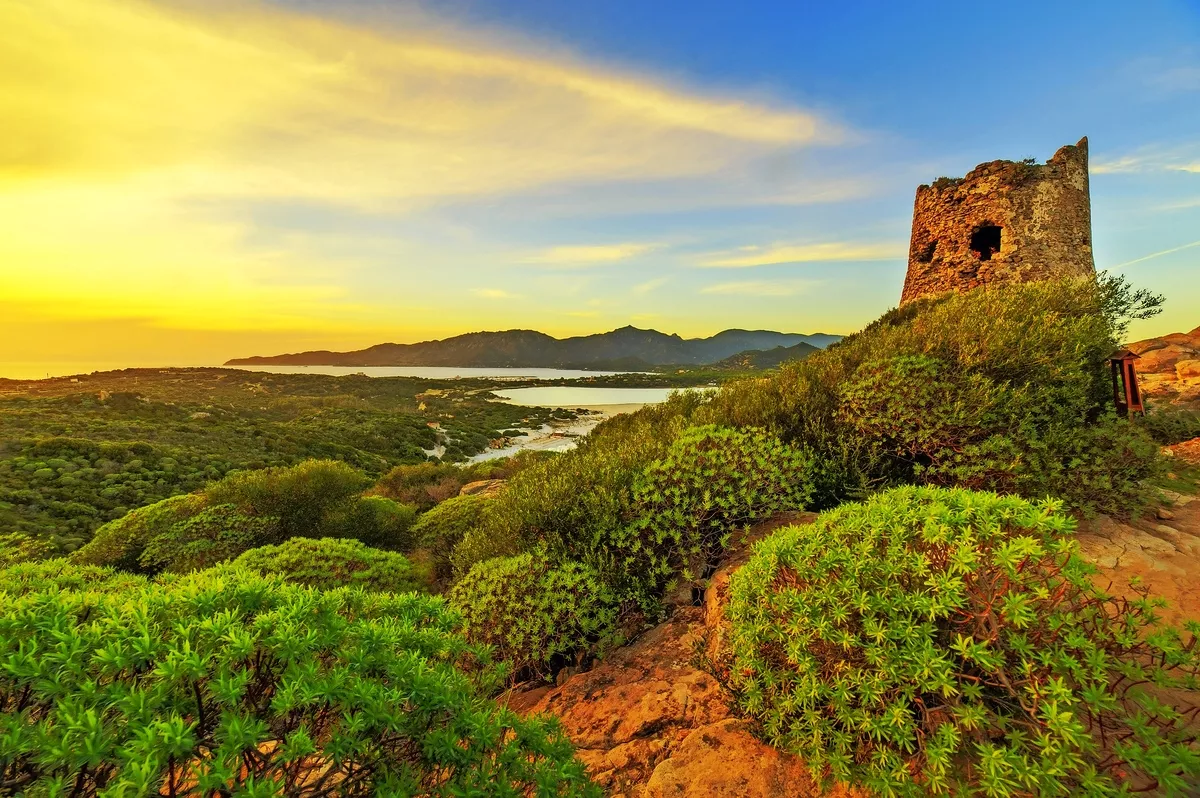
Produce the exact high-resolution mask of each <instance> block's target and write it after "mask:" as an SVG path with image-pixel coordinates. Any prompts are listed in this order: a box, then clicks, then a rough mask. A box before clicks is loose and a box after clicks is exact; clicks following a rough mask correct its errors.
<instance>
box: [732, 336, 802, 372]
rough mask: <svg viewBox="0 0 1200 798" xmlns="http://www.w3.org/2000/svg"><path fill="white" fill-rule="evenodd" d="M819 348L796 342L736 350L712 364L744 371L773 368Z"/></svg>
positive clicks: (800, 358)
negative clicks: (787, 344)
mask: <svg viewBox="0 0 1200 798" xmlns="http://www.w3.org/2000/svg"><path fill="white" fill-rule="evenodd" d="M820 351H821V350H820V348H818V347H815V346H813V345H812V344H808V343H798V344H796V345H795V346H777V347H775V348H774V349H751V350H749V351H746V352H738V353H737V354H736V355H733V356H732V357H727V358H725V359H724V360H720V361H718V362H716V363H713V364H712V365H713V366H714V367H715V368H718V369H730V370H731V371H744V370H746V369H773V368H775V367H776V366H778V365H779V364H781V363H786V362H787V361H789V360H803V359H804V358H806V357H808V356H809V355H811V354H812V353H813V352H820Z"/></svg>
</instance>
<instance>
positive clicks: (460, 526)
mask: <svg viewBox="0 0 1200 798" xmlns="http://www.w3.org/2000/svg"><path fill="white" fill-rule="evenodd" d="M488 501H491V500H490V499H487V498H485V497H483V496H455V497H454V498H452V499H447V500H446V501H444V502H442V503H441V504H439V505H438V506H437V507H434V508H433V509H432V510H430V511H429V512H427V513H424V514H423V515H421V516H420V517H418V518H417V522H416V523H415V524H414V525H413V528H412V536H413V538H414V539H415V540H416V544H417V545H418V546H419V547H420V548H422V549H424V550H425V551H427V552H428V553H429V556H430V558H431V560H432V562H433V566H434V574H435V576H436V577H437V578H438V579H439V580H445V579H448V578H449V577H450V574H451V572H452V565H451V562H452V555H453V553H454V549H455V547H456V546H458V545H459V543H461V542H462V540H463V538H464V536H466V535H467V534H468V533H469V532H470V531H471V530H472V529H474V528H475V527H476V526H478V525H479V519H480V518H481V517H482V515H483V508H484V506H485V504H486V503H487V502H488Z"/></svg>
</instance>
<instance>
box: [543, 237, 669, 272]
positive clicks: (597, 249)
mask: <svg viewBox="0 0 1200 798" xmlns="http://www.w3.org/2000/svg"><path fill="white" fill-rule="evenodd" d="M657 248H658V245H656V244H646V243H634V242H627V243H623V244H594V245H572V246H561V247H551V248H549V249H547V250H543V251H542V252H539V253H537V254H536V255H532V256H531V257H528V258H526V259H525V262H526V263H546V264H551V265H554V266H594V265H598V264H604V263H613V262H616V261H622V260H628V259H630V258H636V257H637V256H638V255H644V254H646V253H647V252H650V251H652V250H654V249H657Z"/></svg>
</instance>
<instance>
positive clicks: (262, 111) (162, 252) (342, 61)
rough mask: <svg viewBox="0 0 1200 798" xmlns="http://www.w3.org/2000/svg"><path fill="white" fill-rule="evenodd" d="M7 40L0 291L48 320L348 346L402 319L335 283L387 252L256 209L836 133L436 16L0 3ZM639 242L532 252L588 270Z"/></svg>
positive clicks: (640, 165) (385, 207) (650, 166)
mask: <svg viewBox="0 0 1200 798" xmlns="http://www.w3.org/2000/svg"><path fill="white" fill-rule="evenodd" d="M0 30H3V31H4V33H3V36H0V131H3V132H2V133H0V263H2V264H4V265H3V267H2V268H0V297H3V298H4V300H5V301H8V302H18V303H22V305H23V306H25V307H28V308H33V309H34V310H35V311H36V313H37V314H39V315H38V318H44V319H52V318H59V319H74V320H80V319H92V320H106V319H108V320H112V319H130V318H136V319H138V320H139V321H138V322H137V324H138V325H140V326H137V327H136V329H138V330H144V329H159V330H161V329H164V328H171V329H175V330H224V331H233V330H239V331H244V330H248V329H258V330H275V331H283V330H291V331H295V330H310V331H313V330H328V331H331V334H332V331H341V332H339V333H338V334H339V335H340V334H342V332H344V331H345V330H346V329H348V328H350V327H353V326H354V325H356V324H357V325H358V328H360V329H365V328H366V327H367V325H369V324H376V323H385V322H386V321H387V320H388V319H390V318H393V317H394V314H392V315H389V314H388V313H387V312H386V311H387V309H385V308H382V307H381V306H380V305H379V303H378V301H377V300H374V299H373V298H371V297H367V298H362V297H357V296H355V295H353V294H352V293H351V292H350V291H349V290H348V289H347V288H346V286H347V285H350V284H352V283H353V281H352V280H348V279H347V277H348V276H352V275H353V274H354V273H355V272H359V271H362V270H364V269H368V268H371V267H372V265H373V264H377V263H378V262H389V261H386V260H384V261H381V260H380V259H379V258H375V260H374V261H373V262H372V261H371V259H370V258H363V257H362V256H358V257H348V256H338V257H336V258H333V259H331V258H330V257H329V256H328V255H327V254H326V253H323V252H321V251H320V247H319V246H313V245H312V242H311V241H309V242H304V241H298V242H289V241H288V240H286V239H284V238H277V239H273V240H272V241H271V242H264V241H263V239H262V237H261V235H259V233H260V231H259V230H258V229H256V227H255V226H254V223H253V221H252V220H251V219H248V218H247V217H246V213H247V210H246V209H247V208H250V207H251V204H252V203H254V202H256V201H262V200H267V201H270V200H283V201H298V202H307V201H311V202H321V203H334V204H340V205H343V206H347V207H350V208H352V209H357V210H367V211H371V212H384V213H396V212H403V211H405V210H408V209H411V208H413V207H416V206H420V205H425V204H428V203H431V202H437V201H441V200H444V199H453V198H456V197H476V196H481V195H496V194H503V193H512V192H519V191H526V190H530V189H535V188H540V187H544V186H548V185H558V184H564V183H580V182H589V181H590V182H594V181H620V180H639V181H643V180H663V179H668V178H689V179H710V178H713V177H714V176H716V175H718V174H720V173H721V172H722V170H723V169H727V168H729V167H730V166H731V165H737V164H741V163H744V162H746V161H747V160H748V159H753V158H757V157H759V156H761V155H764V154H767V153H771V152H775V151H779V150H787V149H794V148H797V147H803V146H807V145H811V144H815V143H821V142H829V141H836V140H837V139H838V137H839V136H840V135H841V134H840V133H839V131H838V130H837V129H836V128H835V127H834V126H832V125H831V124H828V123H827V122H825V121H824V120H822V119H820V118H819V117H817V116H815V115H813V114H811V113H808V112H806V111H803V110H799V109H795V108H785V107H771V106H769V105H766V104H763V103H751V102H744V101H741V100H738V99H736V98H728V97H714V96H708V95H705V94H701V93H698V92H691V91H685V90H681V89H678V88H672V87H670V86H667V85H664V84H662V83H661V82H657V81H655V80H652V79H649V78H646V77H642V76H637V75H631V74H621V73H618V72H616V71H614V70H611V69H602V68H598V67H596V66H594V65H590V64H587V63H583V62H578V61H572V60H570V59H567V58H562V57H556V58H549V57H540V56H534V55H529V54H527V53H524V52H520V51H517V50H515V49H513V48H508V49H504V48H502V47H499V46H490V45H487V44H481V43H480V39H479V38H478V37H474V38H473V39H471V40H470V41H468V40H467V38H466V37H465V35H464V36H463V37H462V38H455V36H453V35H450V34H447V33H445V32H444V31H445V30H446V29H445V28H444V26H443V27H439V31H440V32H439V33H436V34H435V33H432V32H430V31H429V30H418V29H415V28H409V29H405V30H398V29H387V28H384V27H379V28H376V29H371V28H368V27H366V26H365V25H354V24H349V23H345V22H339V21H334V20H330V19H322V18H320V17H317V16H315V15H311V14H303V13H299V12H296V11H292V10H288V9H285V8H280V7H275V6H270V5H265V4H264V5H249V6H248V5H245V4H237V5H234V4H231V3H225V2H219V0H214V2H206V3H187V4H171V3H167V2H148V1H147V0H36V2H34V1H33V0H0ZM456 35H457V34H456ZM396 244H397V245H400V242H396ZM641 246H648V245H641V244H626V245H616V246H615V247H583V248H571V247H564V248H560V250H559V251H558V252H557V253H555V251H553V250H552V251H551V253H548V254H549V256H550V257H551V258H552V259H553V258H554V257H559V258H564V257H566V258H574V259H575V260H577V261H579V260H583V261H588V262H602V261H604V260H605V259H620V258H621V257H632V256H633V255H634V254H637V251H638V250H637V247H641ZM572 250H573V251H572ZM392 262H395V261H390V262H389V265H390V263H392ZM547 262H554V261H553V260H550V261H547ZM564 262H565V261H564ZM31 312H33V311H31ZM468 314H469V311H467V310H464V311H463V312H462V314H461V318H456V319H450V318H449V317H448V316H446V315H445V314H442V315H439V316H437V319H436V322H437V323H438V324H445V325H450V324H455V325H459V324H461V325H467V324H470V323H471V320H470V317H469V315H468ZM431 323H432V322H431ZM39 329H52V327H45V328H39ZM128 329H129V330H133V329H134V327H128ZM64 335H66V333H64ZM130 335H133V333H130ZM68 343H69V342H65V343H64V344H63V346H64V347H67V345H68Z"/></svg>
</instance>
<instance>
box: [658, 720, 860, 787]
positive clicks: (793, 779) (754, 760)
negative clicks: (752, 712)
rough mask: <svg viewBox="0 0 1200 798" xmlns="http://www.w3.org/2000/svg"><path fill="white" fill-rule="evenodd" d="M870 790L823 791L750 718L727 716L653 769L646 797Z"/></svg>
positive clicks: (691, 736) (692, 736)
mask: <svg viewBox="0 0 1200 798" xmlns="http://www.w3.org/2000/svg"><path fill="white" fill-rule="evenodd" d="M866 794H867V793H865V792H862V791H859V790H855V789H852V788H848V787H845V786H843V785H837V786H834V787H832V788H831V789H829V790H828V791H822V790H821V789H820V788H818V787H817V786H816V784H814V783H813V780H812V777H811V776H810V775H809V773H808V769H807V768H806V767H805V765H804V762H802V761H801V760H800V759H798V758H797V757H795V756H792V755H791V754H786V753H782V752H780V751H778V750H776V749H774V748H772V747H770V746H768V745H766V744H765V743H763V742H762V741H760V740H758V739H757V738H756V737H755V736H754V735H753V734H752V733H751V729H750V726H749V724H748V723H747V722H746V721H744V720H741V719H738V718H727V719H725V720H722V721H718V722H717V723H713V724H710V725H708V726H704V727H702V728H699V729H696V730H695V731H694V732H692V733H691V734H689V735H688V736H687V739H685V740H684V741H683V742H682V743H680V745H679V747H678V748H676V749H675V751H674V752H673V753H672V754H671V757H670V758H669V759H666V760H664V761H663V762H662V763H660V764H659V766H658V767H656V768H655V769H654V773H653V775H651V776H650V780H649V781H648V782H646V786H645V788H644V789H643V791H642V793H641V795H642V797H643V798H746V796H755V797H756V798H759V797H761V798H816V796H829V797H830V798H834V797H835V796H837V797H838V798H842V797H844V798H849V797H850V796H865V795H866Z"/></svg>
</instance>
